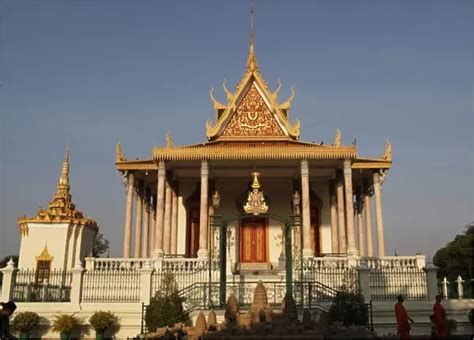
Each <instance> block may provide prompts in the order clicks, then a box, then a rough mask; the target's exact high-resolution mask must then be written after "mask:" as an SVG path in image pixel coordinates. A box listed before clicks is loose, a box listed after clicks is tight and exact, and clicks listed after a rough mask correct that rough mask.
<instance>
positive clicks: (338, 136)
mask: <svg viewBox="0 0 474 340" xmlns="http://www.w3.org/2000/svg"><path fill="white" fill-rule="evenodd" d="M334 146H341V131H340V130H339V129H336V137H335V138H334Z"/></svg>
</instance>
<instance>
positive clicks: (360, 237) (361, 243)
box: [356, 192, 365, 256]
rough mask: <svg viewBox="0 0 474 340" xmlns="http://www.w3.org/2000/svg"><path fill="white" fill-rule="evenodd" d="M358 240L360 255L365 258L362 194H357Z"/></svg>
mask: <svg viewBox="0 0 474 340" xmlns="http://www.w3.org/2000/svg"><path fill="white" fill-rule="evenodd" d="M356 198H357V236H358V237H357V239H358V241H359V242H358V244H359V255H360V256H364V254H365V252H364V225H363V222H362V210H363V207H364V206H363V200H362V192H359V193H357V195H356Z"/></svg>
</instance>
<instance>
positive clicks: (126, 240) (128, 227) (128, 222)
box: [123, 172, 135, 258]
mask: <svg viewBox="0 0 474 340" xmlns="http://www.w3.org/2000/svg"><path fill="white" fill-rule="evenodd" d="M134 187H135V175H134V174H133V172H131V173H129V174H128V181H127V205H126V206H125V227H124V233H123V257H125V258H128V257H130V248H131V246H132V215H133V193H134V191H135V188H134Z"/></svg>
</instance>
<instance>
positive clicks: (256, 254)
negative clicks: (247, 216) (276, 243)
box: [240, 219, 267, 263]
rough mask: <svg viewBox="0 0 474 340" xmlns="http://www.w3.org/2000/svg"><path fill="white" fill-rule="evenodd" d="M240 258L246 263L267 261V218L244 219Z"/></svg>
mask: <svg viewBox="0 0 474 340" xmlns="http://www.w3.org/2000/svg"><path fill="white" fill-rule="evenodd" d="M240 260H241V262H246V263H264V262H267V228H266V220H265V219H251V220H244V221H242V224H241V228H240Z"/></svg>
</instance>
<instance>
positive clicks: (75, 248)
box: [18, 223, 96, 269]
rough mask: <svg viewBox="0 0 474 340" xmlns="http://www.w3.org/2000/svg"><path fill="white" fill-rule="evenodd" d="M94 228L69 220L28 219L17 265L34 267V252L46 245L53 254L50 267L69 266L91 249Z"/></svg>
mask: <svg viewBox="0 0 474 340" xmlns="http://www.w3.org/2000/svg"><path fill="white" fill-rule="evenodd" d="M95 233H96V231H95V230H94V229H91V228H89V227H83V226H78V225H73V224H68V223H28V233H27V234H25V235H23V236H22V237H21V240H20V259H19V263H18V268H36V256H39V255H40V254H41V253H42V252H43V250H44V248H45V246H47V248H48V252H49V254H50V255H51V256H52V257H53V260H52V262H51V269H54V268H58V269H63V268H72V267H74V264H75V262H77V261H80V260H82V259H83V258H84V257H85V256H86V255H87V254H88V253H89V252H90V251H91V250H92V246H93V241H94V237H95Z"/></svg>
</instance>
